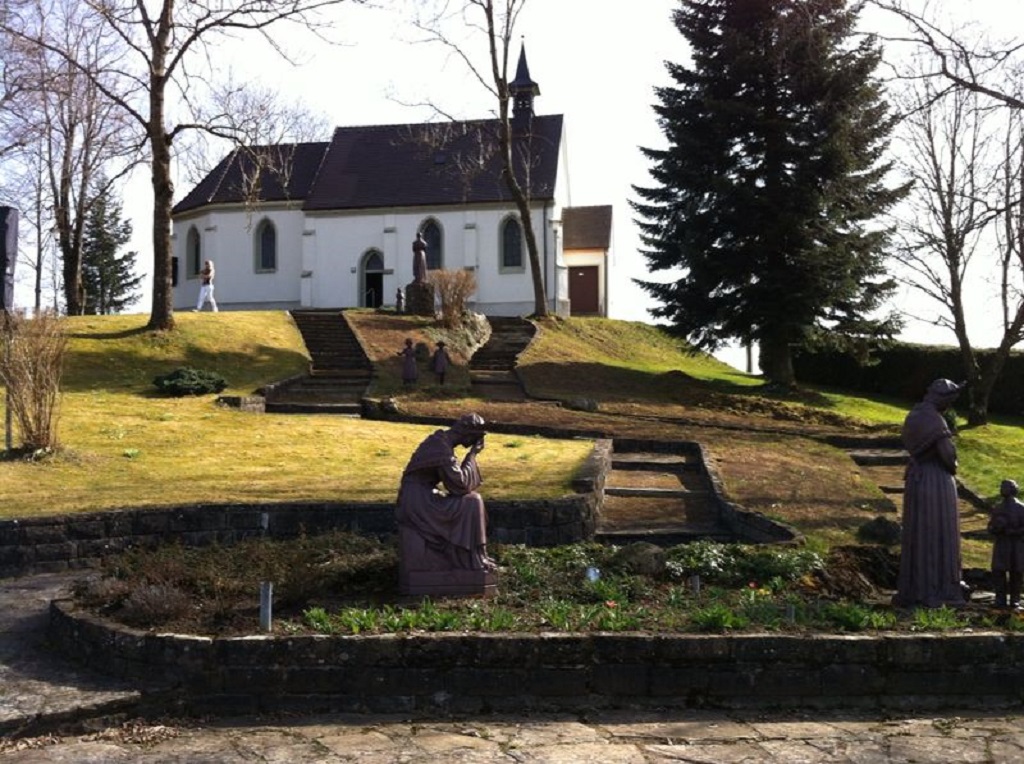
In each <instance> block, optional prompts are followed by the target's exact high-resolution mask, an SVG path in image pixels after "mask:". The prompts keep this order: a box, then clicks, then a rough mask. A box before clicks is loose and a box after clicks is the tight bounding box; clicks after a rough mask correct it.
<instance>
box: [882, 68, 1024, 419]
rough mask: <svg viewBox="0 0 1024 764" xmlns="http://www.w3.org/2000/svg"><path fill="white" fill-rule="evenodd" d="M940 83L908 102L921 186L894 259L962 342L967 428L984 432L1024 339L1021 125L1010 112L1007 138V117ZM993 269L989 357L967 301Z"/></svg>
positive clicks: (907, 126) (910, 156)
mask: <svg viewBox="0 0 1024 764" xmlns="http://www.w3.org/2000/svg"><path fill="white" fill-rule="evenodd" d="M940 85H941V83H939V82H938V81H937V80H935V79H934V78H930V77H923V78H921V79H917V80H915V81H914V85H913V87H912V92H911V96H910V99H909V102H908V103H907V104H906V107H907V111H908V117H907V118H906V120H905V121H904V124H903V126H902V127H903V138H904V141H903V147H904V151H903V152H902V157H903V162H902V164H903V168H904V170H905V171H906V173H907V174H908V176H909V177H910V178H912V179H913V181H914V185H913V190H912V191H911V194H910V197H909V198H908V200H907V202H906V204H905V206H904V208H903V209H902V212H901V218H902V219H901V221H900V225H899V226H898V229H899V230H900V232H901V234H900V236H901V239H902V242H901V246H900V247H899V249H898V254H897V257H898V258H899V259H900V260H901V261H902V262H903V263H904V265H905V266H907V268H908V270H909V274H910V278H909V279H907V280H906V282H907V284H908V285H909V286H910V287H911V288H913V289H915V290H917V291H918V292H920V293H922V294H924V295H926V296H927V297H928V298H930V299H931V300H932V301H933V302H935V303H937V304H938V305H939V306H940V309H941V313H940V314H939V316H938V318H937V319H936V320H935V322H936V323H937V324H938V325H940V326H943V327H945V328H948V329H950V330H951V331H952V332H953V334H954V336H955V337H956V340H957V344H958V346H959V349H960V357H961V360H962V363H963V366H964V369H965V370H966V375H967V381H968V383H969V385H968V400H967V409H968V410H967V419H968V423H969V424H971V425H980V424H984V423H985V422H987V420H988V405H989V398H990V396H991V392H992V388H993V386H994V384H995V382H996V380H997V379H998V377H999V375H1000V373H1001V371H1002V369H1003V366H1004V365H1005V363H1006V359H1007V357H1008V356H1009V353H1010V349H1011V348H1012V347H1013V346H1014V345H1015V344H1017V343H1019V342H1020V341H1021V340H1022V339H1024V334H1022V327H1024V300H1022V299H1021V294H1022V293H1021V289H1022V287H1024V260H1022V255H1021V251H1022V246H1021V245H1022V244H1024V238H1022V237H1024V219H1022V210H1021V200H1022V189H1021V187H1020V184H1021V174H1022V170H1024V155H1022V154H1021V151H1022V146H1021V136H1020V129H1021V120H1020V115H1018V114H1015V113H1012V112H1011V113H1010V116H1011V126H1010V128H1008V129H1007V130H1006V131H1005V133H1001V132H1000V131H999V130H997V129H996V122H997V120H999V119H1000V118H1001V117H1005V116H1006V115H1007V113H1008V112H1009V110H1007V109H1006V108H1005V107H992V106H991V105H986V103H985V99H984V97H983V95H981V94H979V93H977V92H975V91H970V90H966V89H962V88H953V89H948V88H942V87H939V86H940ZM997 234H1000V235H999V237H998V239H997ZM997 241H998V242H999V243H998V244H997ZM993 251H996V252H998V253H999V254H998V256H997V257H995V258H993V257H991V255H990V253H991V252H993ZM996 270H998V272H999V273H1000V277H999V279H998V281H999V300H1000V302H1001V304H1002V306H1003V311H1002V326H1001V331H1002V334H1001V339H1000V342H999V345H998V347H997V348H996V349H995V350H994V351H993V352H991V353H988V354H985V355H984V356H982V355H979V353H978V352H977V351H975V349H974V347H973V345H972V343H971V339H970V334H969V329H970V321H969V316H968V310H967V306H966V304H965V297H966V294H967V292H968V281H969V279H972V278H973V279H975V280H984V278H985V276H986V275H988V276H991V274H992V273H993V272H994V271H996Z"/></svg>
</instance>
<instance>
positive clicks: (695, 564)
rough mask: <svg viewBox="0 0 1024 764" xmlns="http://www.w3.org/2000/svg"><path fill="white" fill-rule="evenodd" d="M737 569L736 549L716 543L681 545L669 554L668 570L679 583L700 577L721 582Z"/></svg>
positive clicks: (698, 542) (703, 542)
mask: <svg viewBox="0 0 1024 764" xmlns="http://www.w3.org/2000/svg"><path fill="white" fill-rule="evenodd" d="M735 568H736V554H735V549H734V548H733V547H731V546H729V545H726V544H719V543H718V542H716V541H695V542H693V543H692V544H680V545H679V546H676V547H673V548H672V549H670V550H669V552H668V560H667V562H666V569H667V571H668V573H669V575H670V576H671V577H672V578H674V579H675V580H677V581H681V580H685V579H687V578H689V577H690V576H700V577H701V578H702V579H704V580H705V581H721V580H722V579H723V578H726V577H730V576H732V571H734V570H735Z"/></svg>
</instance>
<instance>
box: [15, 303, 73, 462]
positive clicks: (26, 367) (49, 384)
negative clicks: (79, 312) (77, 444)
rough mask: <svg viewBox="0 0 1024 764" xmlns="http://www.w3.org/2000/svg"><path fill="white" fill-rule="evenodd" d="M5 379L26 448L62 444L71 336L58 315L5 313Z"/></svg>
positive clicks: (42, 447)
mask: <svg viewBox="0 0 1024 764" xmlns="http://www.w3.org/2000/svg"><path fill="white" fill-rule="evenodd" d="M0 320H2V322H3V354H2V356H0V379H2V380H3V383H4V385H5V386H6V387H7V401H8V403H7V405H8V406H9V407H10V411H11V414H12V416H13V417H14V419H15V421H16V422H17V423H18V429H19V430H20V432H21V445H22V448H24V449H25V450H27V451H33V452H34V451H52V450H53V449H55V448H56V447H57V423H58V420H59V419H60V382H61V374H62V372H63V369H64V351H65V349H66V348H67V336H66V334H65V332H64V324H63V322H62V320H61V319H60V317H59V316H57V315H56V314H55V313H52V312H49V311H47V312H44V313H40V314H39V315H37V316H35V317H34V318H27V317H25V316H24V315H23V314H19V313H8V314H6V315H5V316H3V318H2V319H0Z"/></svg>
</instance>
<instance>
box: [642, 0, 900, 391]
mask: <svg viewBox="0 0 1024 764" xmlns="http://www.w3.org/2000/svg"><path fill="white" fill-rule="evenodd" d="M859 10H860V7H859V5H855V6H851V7H848V6H847V3H846V2H845V0H680V7H679V8H678V9H676V11H675V12H674V13H673V21H674V23H675V25H676V28H677V29H678V30H679V31H680V33H682V35H683V36H684V37H685V38H686V40H687V41H688V42H689V45H690V49H691V51H692V61H691V64H690V65H689V66H684V65H679V64H673V63H669V64H667V65H666V66H667V69H668V72H669V74H670V76H671V78H672V80H673V81H674V83H675V84H674V86H670V87H662V88H658V89H657V90H656V94H657V97H658V99H659V101H660V103H658V104H656V105H655V107H654V110H655V112H656V114H657V116H658V123H659V126H660V128H661V130H662V132H663V133H664V135H665V137H666V138H667V143H668V148H666V149H664V150H661V149H650V148H647V149H642V151H643V153H644V155H645V156H646V157H647V158H648V159H649V160H650V161H651V162H652V165H653V166H652V169H651V177H652V179H653V181H654V183H653V184H652V185H651V186H649V187H641V186H634V192H635V193H636V194H637V196H638V197H639V199H638V200H637V201H634V202H633V203H632V204H633V208H634V210H635V211H636V212H637V214H638V218H639V219H638V224H639V226H640V229H641V237H642V241H643V247H644V249H643V254H644V256H645V258H646V259H647V261H648V266H649V269H650V270H651V271H652V272H658V271H670V272H672V276H671V277H672V278H674V280H672V281H669V282H668V283H665V282H657V281H653V280H652V281H640V282H639V283H640V284H641V286H642V287H643V288H644V289H645V290H646V291H647V292H648V293H650V294H651V295H652V296H653V297H655V298H656V299H657V300H658V302H659V303H660V305H658V306H657V307H656V308H655V309H653V310H652V313H653V315H654V316H655V317H659V318H665V319H668V321H669V323H670V324H671V326H672V327H673V328H674V329H675V330H676V331H677V332H678V333H680V334H682V335H684V336H686V337H687V338H689V339H690V341H691V342H692V343H693V344H694V345H695V346H696V347H698V348H702V349H705V350H714V349H716V348H717V347H720V346H721V345H722V344H724V343H725V342H727V341H729V340H740V341H741V342H744V343H752V342H756V343H758V345H759V346H760V362H761V370H762V372H763V373H764V375H765V376H766V377H767V378H768V379H769V380H772V381H774V382H778V383H782V384H787V385H789V384H792V383H793V382H794V381H795V380H794V377H793V364H792V351H793V348H794V347H795V346H799V345H802V344H805V343H806V342H807V341H808V340H809V339H810V338H812V337H814V336H819V337H820V336H823V335H827V336H829V337H831V338H832V339H836V338H847V339H851V340H852V339H854V338H856V339H858V340H860V339H863V338H865V337H879V336H888V335H891V333H892V332H893V331H894V330H895V329H896V328H897V326H898V324H897V320H896V319H895V318H894V317H892V316H888V317H881V318H879V317H877V315H876V314H877V313H878V312H879V309H880V308H881V306H882V305H883V303H884V301H885V298H886V297H887V296H888V295H889V294H891V292H892V290H893V289H894V287H895V282H894V281H893V280H892V279H890V278H888V277H887V276H886V273H885V258H886V246H887V241H888V234H889V232H888V231H887V230H886V229H885V228H883V227H882V226H881V225H879V224H877V223H876V222H875V221H876V220H877V219H878V218H879V216H880V215H881V214H882V213H884V212H885V211H886V210H888V209H889V207H891V206H892V205H893V204H894V203H895V202H896V201H898V200H899V199H900V198H901V197H902V196H903V195H904V194H905V193H906V187H902V186H901V187H896V188H890V187H887V186H886V184H885V176H886V173H887V172H888V171H889V169H890V167H891V162H885V161H883V159H882V157H883V154H884V152H885V150H886V148H887V145H888V138H889V135H890V133H891V131H892V128H893V124H894V118H893V117H892V116H890V114H889V110H888V107H887V104H886V103H885V101H884V100H883V97H882V95H883V94H882V90H881V86H880V84H879V82H878V81H877V79H876V78H875V76H874V72H875V69H876V67H877V65H878V63H879V60H880V50H879V48H878V46H877V44H876V43H875V42H874V41H873V40H871V39H865V38H863V37H856V36H855V25H856V21H857V14H858V12H859Z"/></svg>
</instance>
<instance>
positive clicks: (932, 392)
mask: <svg viewBox="0 0 1024 764" xmlns="http://www.w3.org/2000/svg"><path fill="white" fill-rule="evenodd" d="M963 387H964V386H963V385H958V384H956V383H955V382H950V381H949V380H948V379H937V380H935V381H934V382H932V383H931V384H930V385H929V386H928V390H927V392H926V393H925V397H924V400H923V401H921V403H918V404H917V405H916V406H914V408H913V409H911V411H910V413H909V414H907V418H906V419H905V420H904V422H903V446H904V448H906V449H907V452H908V453H909V454H910V464H909V465H907V471H906V476H905V479H904V488H903V530H902V538H901V542H900V572H899V577H898V578H897V582H896V595H895V596H894V597H893V604H894V605H897V606H901V607H913V606H921V607H928V608H937V607H942V606H943V605H949V606H951V607H959V606H962V605H964V604H965V600H964V591H963V586H962V584H961V582H960V578H961V573H962V570H961V563H960V515H959V513H958V510H957V488H956V477H955V476H956V468H957V460H956V447H955V446H954V445H953V434H952V432H950V429H949V426H948V425H947V424H946V420H945V418H944V417H943V412H944V411H946V409H948V408H949V407H950V406H951V405H952V404H953V401H955V400H956V398H957V396H958V395H959V394H960V391H961V390H962V389H963Z"/></svg>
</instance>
